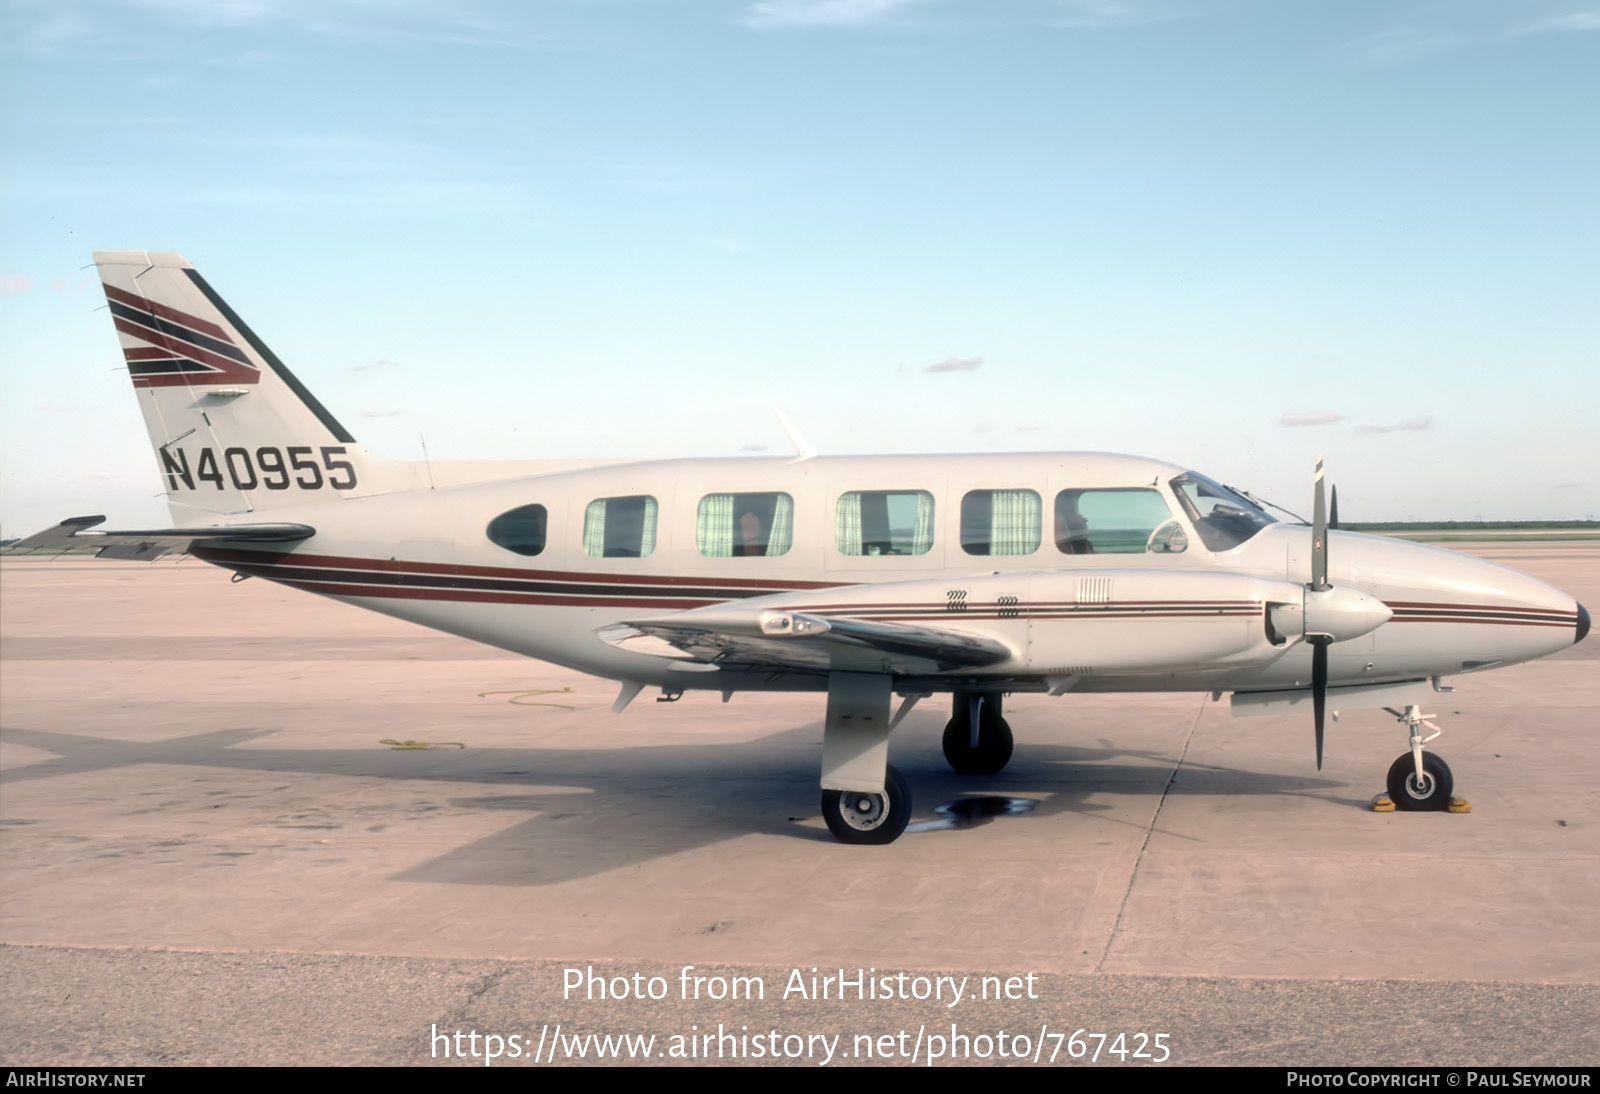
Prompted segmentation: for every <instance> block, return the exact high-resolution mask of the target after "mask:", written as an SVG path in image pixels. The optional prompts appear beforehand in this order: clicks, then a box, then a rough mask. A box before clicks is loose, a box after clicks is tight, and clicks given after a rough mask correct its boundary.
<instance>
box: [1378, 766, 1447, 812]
mask: <svg viewBox="0 0 1600 1094" xmlns="http://www.w3.org/2000/svg"><path fill="white" fill-rule="evenodd" d="M1422 775H1423V783H1422V785H1421V786H1418V785H1417V765H1416V763H1415V762H1414V761H1413V760H1412V758H1411V753H1409V752H1407V753H1405V754H1404V755H1402V756H1401V757H1400V758H1399V759H1398V760H1396V761H1395V762H1394V763H1392V764H1390V765H1389V800H1390V801H1392V802H1394V807H1395V808H1396V809H1399V810H1402V811H1404V812H1407V813H1424V812H1429V811H1432V810H1440V809H1448V808H1449V807H1450V795H1451V794H1452V793H1453V792H1454V790H1455V779H1454V778H1453V777H1452V776H1451V774H1450V765H1449V764H1447V763H1445V762H1444V761H1443V760H1441V759H1440V758H1439V757H1438V756H1436V755H1434V754H1433V753H1432V752H1424V753H1423V754H1422Z"/></svg>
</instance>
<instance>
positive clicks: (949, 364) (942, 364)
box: [923, 357, 983, 372]
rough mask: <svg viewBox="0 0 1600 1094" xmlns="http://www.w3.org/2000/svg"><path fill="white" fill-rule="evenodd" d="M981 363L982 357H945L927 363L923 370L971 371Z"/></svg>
mask: <svg viewBox="0 0 1600 1094" xmlns="http://www.w3.org/2000/svg"><path fill="white" fill-rule="evenodd" d="M981 364H983V358H982V357H946V358H945V359H944V360H943V361H938V362H935V363H934V364H931V365H929V366H928V367H927V368H926V369H924V370H923V371H924V372H971V371H972V370H973V369H975V368H977V367H978V366H979V365H981Z"/></svg>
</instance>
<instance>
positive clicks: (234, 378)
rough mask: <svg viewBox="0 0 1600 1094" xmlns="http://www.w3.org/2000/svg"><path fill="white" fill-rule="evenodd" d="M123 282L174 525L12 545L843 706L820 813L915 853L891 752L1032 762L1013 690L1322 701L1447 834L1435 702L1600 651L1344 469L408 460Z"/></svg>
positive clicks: (919, 460)
mask: <svg viewBox="0 0 1600 1094" xmlns="http://www.w3.org/2000/svg"><path fill="white" fill-rule="evenodd" d="M95 263H96V265H97V266H98V268H99V272H100V277H101V280H102V283H103V286H104V289H105V295H106V300H107V304H108V306H109V308H110V311H111V316H112V322H113V324H114V325H115V327H116V330H117V334H118V339H119V342H120V344H121V348H122V352H123V356H124V358H125V359H126V362H127V367H128V372H129V375H130V377H131V379H132V382H133V387H134V390H135V394H136V395H137V398H138V401H139V405H140V407H141V408H142V409H143V412H144V417H145V423H146V425H147V427H148V430H149V434H150V439H151V443H152V445H153V446H154V450H155V456H156V461H157V464H158V466H159V470H160V474H161V476H162V479H163V481H164V485H165V492H166V496H167V501H168V505H169V509H170V512H171V514H172V519H173V527H170V528H159V529H142V530H141V529H134V530H122V531H104V530H96V529H97V528H98V526H99V525H101V524H103V523H104V517H98V516H96V517H75V518H71V519H68V520H66V521H63V522H62V523H61V524H59V525H58V526H56V527H55V528H52V529H49V530H47V531H44V532H41V533H39V534H37V535H34V536H30V537H28V538H26V539H24V540H22V541H20V542H18V543H17V544H16V545H15V546H14V547H13V548H12V549H13V550H16V551H32V550H39V549H56V548H60V549H67V548H76V547H84V546H93V547H96V548H98V551H97V553H98V554H99V555H100V556H102V557H109V558H122V559H154V558H158V557H161V556H163V555H166V554H171V553H174V552H180V553H186V554H190V555H193V556H195V557H197V558H200V559H203V560H204V561H206V562H208V563H211V564H214V565H216V566H219V567H222V568H224V569H228V570H232V571H233V572H234V573H235V575H236V579H237V578H239V577H260V578H265V579H266V580H269V581H274V582H278V583H280V584H283V585H286V586H289V587H291V588H295V589H303V590H306V591H308V592H312V593H317V594H320V595H322V596H326V597H331V598H333V599H335V600H339V601H343V602H345V603H349V604H354V605H356V606H358V607H362V608H367V609H371V610H373V611H378V612H383V613H385V614H387V615H391V616H395V617H398V618H400V619H404V620H408V621H411V622H413V623H419V624H422V625H423V626H427V627H431V628H434V629H437V630H440V631H445V632H448V633H450V634H454V635H459V636H462V637H465V638H469V639H473V640H475V641H478V642H483V643H487V644H488V645H491V646H497V647H499V648H501V649H506V650H511V651H514V652H516V653H519V654H523V655H526V656H528V657H535V658H539V659H541V660H544V661H548V662H552V663H554V664H558V665H562V666H565V667H567V668H571V669H574V670H577V671H581V672H585V673H590V674H593V675H597V676H601V677H606V678H609V679H611V680H614V681H617V682H618V683H619V684H620V690H619V694H618V696H617V699H616V701H615V703H613V705H612V709H613V710H614V711H617V712H621V711H622V710H623V709H624V708H626V707H627V706H628V704H629V703H630V702H632V700H633V699H634V698H635V697H636V696H637V695H638V694H639V693H640V692H641V691H643V690H644V689H645V688H647V687H648V688H659V689H661V692H662V698H664V699H669V700H670V699H676V698H678V697H680V696H681V695H682V694H683V693H684V692H685V691H691V690H702V691H713V692H720V693H721V694H722V697H723V700H724V701H727V699H728V698H729V697H731V696H732V695H733V693H735V692H739V691H767V692H823V693H825V694H826V711H827V713H826V719H825V722H824V727H823V742H822V743H823V749H822V765H821V767H822V769H821V778H820V786H821V791H822V797H821V802H822V812H823V818H824V820H825V821H826V823H827V826H828V828H829V830H830V831H831V832H832V833H833V835H834V836H835V837H836V838H837V839H838V840H840V841H841V842H844V843H847V844H886V843H890V842H892V841H894V840H895V839H896V838H897V837H898V836H899V835H900V834H901V833H902V832H903V831H904V830H905V827H906V824H907V822H908V821H909V820H910V818H911V816H912V812H913V800H912V794H911V790H910V787H909V785H908V783H907V781H906V779H905V778H904V777H903V776H902V775H901V774H900V773H899V772H898V771H897V770H896V769H895V768H894V767H893V766H892V765H891V764H890V763H889V762H888V760H889V737H890V732H891V731H892V730H893V729H894V728H895V727H896V726H897V725H898V724H899V723H900V721H901V720H903V719H904V718H905V716H906V714H907V713H908V712H909V711H910V710H911V709H912V707H914V706H915V705H916V703H918V702H919V701H920V700H922V699H926V698H931V697H932V696H934V695H940V696H948V697H949V701H950V704H951V716H950V719H949V721H948V722H947V723H946V725H945V729H944V734H943V750H944V755H945V757H946V759H947V760H948V762H949V764H950V766H951V767H952V768H954V769H955V770H956V771H957V772H960V773H962V774H968V775H976V776H982V775H992V774H994V773H996V772H999V771H1000V770H1001V769H1003V768H1004V767H1005V766H1006V764H1007V762H1008V761H1009V760H1010V758H1011V754H1012V749H1013V736H1012V732H1011V727H1010V726H1009V724H1008V723H1007V722H1006V720H1005V718H1004V716H1003V712H1004V702H1005V699H1006V697H1007V696H1009V695H1013V694H1017V693H1047V694H1049V695H1052V696H1065V695H1067V694H1069V693H1073V694H1087V693H1101V692H1211V693H1212V695H1213V697H1214V698H1216V699H1220V698H1221V696H1222V695H1223V694H1224V693H1231V696H1232V698H1231V703H1232V706H1233V709H1234V712H1235V713H1236V714H1250V713H1258V714H1281V713H1285V712H1291V711H1296V710H1302V709H1304V708H1306V707H1309V708H1310V713H1311V715H1312V722H1313V728H1314V740H1315V746H1316V757H1317V766H1318V769H1319V770H1320V768H1321V766H1322V755H1323V740H1324V728H1325V727H1324V723H1325V715H1326V711H1327V710H1328V709H1333V710H1334V711H1335V712H1336V714H1337V712H1338V711H1339V710H1344V709H1362V708H1380V707H1381V708H1384V709H1386V710H1388V712H1389V713H1390V714H1391V715H1393V716H1395V717H1396V718H1397V719H1398V720H1399V722H1400V723H1401V724H1402V725H1403V726H1404V727H1405V728H1406V731H1407V734H1408V740H1409V748H1408V750H1407V751H1406V752H1404V753H1403V754H1401V755H1400V757H1399V758H1397V759H1396V760H1395V761H1394V763H1393V765H1392V766H1391V767H1390V769H1389V772H1388V777H1387V788H1388V792H1389V795H1390V797H1391V799H1392V800H1393V802H1394V805H1395V807H1396V808H1398V809H1401V810H1407V811H1421V810H1436V809H1444V808H1447V807H1448V805H1449V803H1450V801H1451V799H1452V795H1453V789H1454V782H1453V777H1452V774H1451V772H1450V769H1449V767H1448V765H1446V764H1445V762H1444V761H1443V760H1442V759H1441V758H1440V757H1439V756H1438V754H1437V753H1436V752H1434V751H1433V750H1431V749H1427V748H1425V745H1427V744H1428V743H1429V742H1431V741H1432V740H1433V739H1434V738H1436V737H1437V736H1438V735H1439V730H1438V729H1437V726H1436V723H1435V722H1434V721H1433V719H1432V718H1431V717H1430V716H1428V715H1425V714H1424V713H1423V710H1422V706H1423V703H1424V702H1425V701H1426V700H1427V696H1428V694H1429V692H1430V689H1431V690H1437V691H1448V690H1451V689H1450V688H1448V687H1447V686H1445V685H1444V684H1443V682H1442V681H1443V678H1444V677H1445V676H1447V675H1449V676H1455V675H1459V674H1463V673H1472V672H1478V671H1482V670H1485V669H1491V668H1495V667H1499V666H1503V665H1510V664H1515V663H1518V662H1523V661H1528V660H1531V659H1534V658H1537V657H1542V656H1545V655H1547V654H1551V653H1555V652H1557V651H1559V650H1561V649H1564V648H1566V647H1567V646H1570V645H1572V644H1575V643H1577V642H1581V641H1582V640H1583V639H1584V637H1585V636H1586V635H1587V634H1588V632H1589V613H1588V611H1587V609H1585V608H1584V607H1583V605H1581V604H1579V603H1577V602H1576V601H1575V600H1574V599H1573V598H1572V597H1569V596H1567V595H1566V594H1565V593H1563V592H1561V591H1560V590H1558V589H1555V588H1553V587H1551V586H1549V585H1547V584H1544V583H1543V582H1540V581H1537V580H1535V579H1533V578H1531V577H1529V576H1527V575H1525V574H1522V573H1519V572H1517V571H1514V570H1511V569H1508V568H1505V567H1502V566H1499V565H1496V564H1494V563H1491V562H1487V561H1484V560H1482V559H1478V558H1474V557H1471V556H1468V555H1464V554H1460V553H1457V552H1454V551H1449V550H1445V549H1443V548H1437V547H1432V546H1427V545H1423V544H1417V543H1410V542H1405V541H1400V540H1394V539H1388V538H1382V537H1376V536H1366V535H1359V534H1356V533H1352V532H1348V531H1342V530H1339V529H1338V528H1337V525H1338V519H1337V495H1336V494H1335V498H1334V513H1333V515H1332V516H1330V515H1329V513H1328V512H1327V508H1326V505H1325V500H1324V499H1325V490H1324V477H1323V471H1322V464H1321V460H1320V458H1319V460H1318V462H1317V469H1316V475H1315V479H1314V486H1313V516H1312V519H1311V521H1310V526H1309V527H1307V526H1306V524H1305V523H1304V522H1299V523H1285V522H1281V521H1279V520H1277V519H1275V518H1274V517H1272V516H1271V515H1270V514H1269V513H1268V512H1267V508H1268V506H1267V505H1266V504H1265V503H1261V504H1258V503H1257V501H1256V500H1255V499H1253V498H1252V497H1250V496H1249V495H1248V494H1246V493H1245V492H1243V491H1240V490H1236V489H1232V488H1229V487H1227V486H1223V485H1222V484H1220V483H1217V482H1215V481H1213V480H1212V479H1209V478H1207V477H1206V476H1204V475H1202V474H1200V473H1198V472H1196V471H1193V470H1190V469H1188V468H1186V467H1183V466H1180V465H1177V464H1171V463H1165V462H1161V461H1158V460H1153V459H1145V458H1142V457H1136V456H1121V455H1109V454H1101V453H1084V452H1069V453H1040V454H1010V455H1003V454H996V455H919V456H839V457H834V456H821V455H816V454H814V453H813V452H811V451H810V449H809V446H805V445H804V444H801V445H799V447H800V449H801V451H800V454H799V455H798V456H797V457H796V458H794V459H786V458H783V457H754V458H737V459H674V460H661V461H651V462H626V463H606V464H598V465H593V466H572V465H561V464H558V463H549V462H543V463H542V462H539V461H531V462H527V463H521V462H517V463H507V464H460V465H452V464H444V463H430V462H428V461H422V462H416V463H409V462H393V461H384V460H380V459H378V458H375V457H374V456H372V455H371V454H370V453H369V452H367V450H366V449H364V448H362V447H361V446H360V445H358V444H357V443H356V441H355V438H354V437H353V436H351V434H350V433H349V431H347V430H346V429H345V428H344V426H343V425H341V424H340V423H339V421H338V420H337V419H336V418H335V417H334V416H333V415H332V414H331V413H329V411H328V410H327V409H326V408H325V407H324V406H323V405H322V404H321V403H320V402H318V401H317V399H316V398H315V396H313V395H312V394H311V392H310V391H308V390H307V389H306V387H305V386H304V385H303V384H302V383H301V382H300V381H299V380H298V379H297V378H296V377H295V375H294V374H293V373H292V372H290V370H289V369H288V368H287V367H285V365H284V364H283V362H281V361H280V360H279V359H278V358H277V357H276V356H275V355H274V354H273V353H272V352H271V350H269V349H268V348H267V347H266V345H265V344H264V343H263V342H262V341H261V339H260V338H258V337H257V336H256V334H255V333H254V332H253V331H252V330H251V329H250V328H249V327H248V326H246V325H245V323H244V321H243V320H241V319H240V317H239V316H238V315H237V314H236V313H235V312H234V311H233V309H232V308H230V307H229V306H228V304H227V303H225V302H224V301H223V299H222V298H221V297H220V296H219V295H217V293H216V292H215V290H213V289H212V288H211V286H210V285H209V284H208V283H207V282H206V281H205V280H204V279H203V278H202V277H201V276H200V274H199V273H198V272H197V271H196V270H195V269H194V268H193V267H192V266H190V264H189V263H188V262H187V261H185V260H184V259H183V258H182V256H180V255H178V254H175V253H170V252H153V251H151V252H147V251H114V252H99V253H96V255H95ZM897 697H898V699H899V703H898V706H895V699H896V698H897ZM891 707H895V709H894V710H893V711H891ZM1425 730H1431V731H1432V732H1431V735H1428V736H1424V731H1425Z"/></svg>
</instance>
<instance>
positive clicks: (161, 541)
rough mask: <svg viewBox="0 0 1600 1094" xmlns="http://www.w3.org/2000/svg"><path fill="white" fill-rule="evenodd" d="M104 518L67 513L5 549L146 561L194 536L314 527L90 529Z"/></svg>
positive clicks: (281, 536) (285, 539) (273, 538)
mask: <svg viewBox="0 0 1600 1094" xmlns="http://www.w3.org/2000/svg"><path fill="white" fill-rule="evenodd" d="M105 520H106V518H105V517H103V516H96V517H70V518H68V519H67V520H64V521H62V522H61V523H60V524H58V525H56V526H55V527H54V528H48V529H46V530H45V531H43V532H39V533H37V534H35V535H31V536H29V537H27V538H26V539H21V540H18V541H17V542H16V543H13V544H12V545H11V546H10V547H8V548H6V553H8V554H13V553H21V552H24V551H72V550H82V549H90V550H95V549H96V548H98V550H95V556H96V557H97V558H117V559H138V560H140V561H148V560H150V559H156V558H160V557H161V556H162V555H169V554H173V553H178V554H187V553H188V552H189V549H190V547H191V546H192V545H193V544H194V543H195V541H197V540H218V541H221V540H227V541H230V542H245V543H294V542H296V541H298V540H302V539H309V538H310V537H312V536H314V535H316V534H317V530H316V529H315V528H313V527H311V526H310V525H309V524H233V525H227V526H222V527H211V528H151V529H136V530H132V531H104V532H91V531H89V529H91V528H93V527H94V526H95V525H97V524H104V523H105Z"/></svg>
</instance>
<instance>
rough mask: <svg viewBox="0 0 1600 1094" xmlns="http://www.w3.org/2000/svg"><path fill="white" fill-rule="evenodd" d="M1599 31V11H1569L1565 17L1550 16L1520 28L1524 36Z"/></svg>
mask: <svg viewBox="0 0 1600 1094" xmlns="http://www.w3.org/2000/svg"><path fill="white" fill-rule="evenodd" d="M1595 30H1600V10H1590V11H1569V12H1567V13H1566V14H1565V15H1552V16H1550V18H1548V19H1540V20H1539V21H1537V22H1534V23H1529V24H1528V25H1527V26H1525V27H1523V28H1522V31H1523V33H1525V34H1550V33H1556V34H1560V33H1567V34H1571V33H1575V32H1576V33H1582V32H1584V31H1595Z"/></svg>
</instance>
